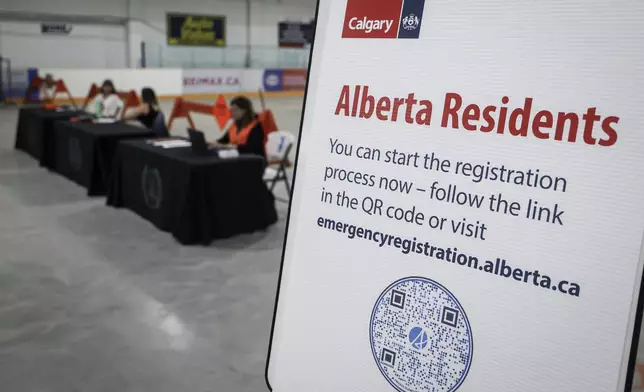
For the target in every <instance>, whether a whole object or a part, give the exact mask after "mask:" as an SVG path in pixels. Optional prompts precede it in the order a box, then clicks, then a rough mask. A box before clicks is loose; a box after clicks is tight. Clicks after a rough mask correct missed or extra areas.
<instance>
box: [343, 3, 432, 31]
mask: <svg viewBox="0 0 644 392" xmlns="http://www.w3.org/2000/svg"><path fill="white" fill-rule="evenodd" d="M379 3H380V4H378V6H377V7H374V4H373V0H347V10H346V14H345V16H344V27H343V29H342V38H419V37H420V25H421V22H422V20H423V9H424V8H425V0H387V1H381V2H379ZM401 15H405V17H403V18H401Z"/></svg>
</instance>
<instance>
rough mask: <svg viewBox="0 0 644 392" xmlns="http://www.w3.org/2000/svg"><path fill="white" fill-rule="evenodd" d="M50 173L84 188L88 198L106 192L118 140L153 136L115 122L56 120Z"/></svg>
mask: <svg viewBox="0 0 644 392" xmlns="http://www.w3.org/2000/svg"><path fill="white" fill-rule="evenodd" d="M54 130H55V140H54V144H55V149H56V153H55V162H54V167H53V170H54V171H56V172H58V173H60V174H62V175H64V176H65V177H67V178H69V179H71V180H72V181H74V182H76V183H78V184H79V185H81V186H83V187H85V188H87V194H88V195H90V196H96V195H103V194H105V193H107V184H108V180H109V178H110V173H111V170H112V158H113V157H114V152H115V150H116V146H117V144H118V142H119V140H121V139H131V138H146V137H154V132H152V131H150V130H148V129H145V128H141V127H135V126H132V125H128V124H126V123H122V122H117V123H112V124H93V123H73V122H69V121H56V123H55V124H54Z"/></svg>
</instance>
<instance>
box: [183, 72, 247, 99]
mask: <svg viewBox="0 0 644 392" xmlns="http://www.w3.org/2000/svg"><path fill="white" fill-rule="evenodd" d="M243 73H244V70H241V69H185V70H183V93H184V94H219V93H236V92H239V91H241V88H242V82H243V81H242V79H243Z"/></svg>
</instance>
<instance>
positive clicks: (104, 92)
mask: <svg viewBox="0 0 644 392" xmlns="http://www.w3.org/2000/svg"><path fill="white" fill-rule="evenodd" d="M123 106H124V105H123V101H122V100H121V98H119V96H118V94H117V93H116V88H115V87H114V83H113V82H112V81H111V80H110V79H106V80H105V81H104V82H103V84H102V85H101V92H100V93H99V94H98V95H97V96H96V98H94V100H93V101H92V103H91V104H90V105H89V109H90V111H92V109H93V112H94V113H95V114H96V115H97V116H98V117H102V118H113V119H117V118H119V115H121V114H122V110H123Z"/></svg>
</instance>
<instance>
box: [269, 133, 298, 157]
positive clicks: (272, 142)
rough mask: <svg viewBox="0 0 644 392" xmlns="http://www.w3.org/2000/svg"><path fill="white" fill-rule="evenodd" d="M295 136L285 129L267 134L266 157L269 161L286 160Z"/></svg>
mask: <svg viewBox="0 0 644 392" xmlns="http://www.w3.org/2000/svg"><path fill="white" fill-rule="evenodd" d="M294 143H295V136H293V134H292V133H291V132H287V131H275V132H271V133H269V134H268V140H267V141H266V158H267V159H268V161H269V162H271V161H287V160H288V154H289V152H290V151H291V147H292V146H293V144H294Z"/></svg>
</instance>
